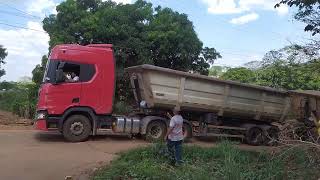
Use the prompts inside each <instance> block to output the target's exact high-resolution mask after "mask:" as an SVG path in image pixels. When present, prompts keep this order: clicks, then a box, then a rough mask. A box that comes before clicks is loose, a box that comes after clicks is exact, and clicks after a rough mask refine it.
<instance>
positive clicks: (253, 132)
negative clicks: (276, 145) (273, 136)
mask: <svg viewBox="0 0 320 180" xmlns="http://www.w3.org/2000/svg"><path fill="white" fill-rule="evenodd" d="M245 139H246V142H247V143H248V144H250V145H253V146H259V145H262V144H263V143H264V142H265V134H264V132H263V130H262V129H261V128H259V127H257V126H253V127H250V128H248V130H247V132H246V135H245Z"/></svg>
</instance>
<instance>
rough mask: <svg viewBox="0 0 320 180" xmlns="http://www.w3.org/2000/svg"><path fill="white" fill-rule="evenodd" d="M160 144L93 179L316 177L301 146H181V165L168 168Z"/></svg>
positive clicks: (133, 152)
mask: <svg viewBox="0 0 320 180" xmlns="http://www.w3.org/2000/svg"><path fill="white" fill-rule="evenodd" d="M164 148H165V147H164V146H163V145H161V144H160V145H159V144H156V145H152V146H149V147H144V148H139V149H135V150H131V151H129V152H126V153H122V154H120V157H119V158H118V159H116V160H115V161H113V162H112V164H111V165H110V166H107V167H105V168H103V169H101V170H99V171H98V172H96V174H95V176H94V178H93V179H96V180H99V179H203V180H206V179H317V178H319V174H318V168H319V160H318V159H315V158H313V157H312V156H310V154H309V153H307V152H306V151H305V150H304V149H302V148H301V149H300V148H299V149H297V148H295V149H294V148H293V149H291V150H284V151H281V152H279V153H276V154H274V155H271V154H268V153H264V152H260V153H259V152H248V151H243V150H239V149H238V148H236V147H234V146H232V145H231V144H230V143H227V142H224V143H221V144H219V145H218V146H217V147H216V148H201V147H198V146H184V147H183V159H184V161H185V163H184V165H183V166H181V167H172V166H170V165H169V163H168V158H167V157H166V156H165V155H164V153H163V149H164Z"/></svg>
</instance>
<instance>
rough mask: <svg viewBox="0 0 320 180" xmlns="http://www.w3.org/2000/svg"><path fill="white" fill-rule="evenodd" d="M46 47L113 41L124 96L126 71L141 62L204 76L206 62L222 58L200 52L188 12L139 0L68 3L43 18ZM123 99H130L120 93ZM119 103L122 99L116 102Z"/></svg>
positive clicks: (119, 88)
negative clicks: (121, 2)
mask: <svg viewBox="0 0 320 180" xmlns="http://www.w3.org/2000/svg"><path fill="white" fill-rule="evenodd" d="M43 28H44V30H45V31H47V32H48V34H49V36H50V42H49V44H50V48H52V47H53V46H54V45H56V44H61V43H78V44H81V45H87V44H90V43H111V44H113V46H114V51H115V58H116V64H117V72H118V74H117V91H116V92H117V94H116V97H117V98H119V97H121V96H122V95H121V94H126V93H127V92H128V91H127V88H128V87H127V86H128V79H127V78H126V77H125V76H124V68H126V67H129V66H134V65H140V64H145V63H147V64H154V65H156V66H161V67H166V68H171V69H176V70H181V71H192V72H198V73H201V74H208V68H209V67H210V63H213V62H214V60H215V59H217V58H219V57H221V56H220V54H219V53H218V52H217V51H216V50H215V49H214V48H203V49H202V45H203V44H202V42H201V41H200V40H199V38H198V36H197V34H196V32H195V31H194V27H193V23H192V22H191V21H190V20H189V19H188V16H187V15H186V14H181V13H178V12H175V11H173V10H172V9H170V8H162V7H160V6H158V7H156V8H153V7H152V4H151V3H148V2H146V1H143V0H137V1H136V2H135V3H133V4H125V5H124V4H116V3H114V2H112V1H105V2H102V1H101V0H76V1H75V0H66V1H64V2H62V3H61V4H60V5H58V6H57V15H50V16H49V17H47V18H45V19H44V20H43ZM123 96H124V97H126V96H128V95H123ZM120 99H121V98H120Z"/></svg>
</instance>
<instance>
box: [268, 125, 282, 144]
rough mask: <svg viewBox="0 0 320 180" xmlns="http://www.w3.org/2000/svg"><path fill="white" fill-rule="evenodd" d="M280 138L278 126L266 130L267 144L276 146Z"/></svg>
mask: <svg viewBox="0 0 320 180" xmlns="http://www.w3.org/2000/svg"><path fill="white" fill-rule="evenodd" d="M278 139H279V129H278V128H277V127H270V128H269V129H267V130H266V145H268V146H274V145H276V144H277V141H278Z"/></svg>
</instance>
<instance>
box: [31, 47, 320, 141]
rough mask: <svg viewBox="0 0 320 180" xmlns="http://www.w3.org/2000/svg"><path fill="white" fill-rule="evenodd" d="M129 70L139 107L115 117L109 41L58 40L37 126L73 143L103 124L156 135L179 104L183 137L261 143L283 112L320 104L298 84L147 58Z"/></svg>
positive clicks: (300, 113) (304, 111) (273, 133)
mask: <svg viewBox="0 0 320 180" xmlns="http://www.w3.org/2000/svg"><path fill="white" fill-rule="evenodd" d="M126 71H127V72H128V73H129V75H130V82H131V87H132V90H133V94H134V97H135V99H136V102H137V105H138V106H139V110H137V111H135V112H133V113H130V116H119V115H117V116H115V115H113V114H112V110H113V99H114V97H113V96H114V91H115V89H114V88H115V73H116V72H115V60H114V57H113V50H112V45H109V44H93V45H88V46H80V45H58V46H56V47H55V48H53V50H52V52H51V54H50V57H49V61H48V64H47V68H46V72H45V75H44V80H43V84H42V86H41V88H40V91H39V100H38V105H37V116H36V123H35V125H36V128H37V129H40V130H45V131H49V130H52V131H60V132H61V133H62V134H63V135H64V137H65V138H66V139H67V140H69V141H72V142H78V141H84V140H86V139H87V138H88V137H89V136H90V135H96V134H99V132H100V130H112V131H113V132H115V133H123V134H132V135H137V134H140V135H143V136H144V137H146V138H147V139H148V140H159V139H162V138H164V136H165V134H166V131H167V126H168V123H169V119H168V117H166V113H167V112H168V111H170V110H171V109H172V108H174V107H175V106H178V107H180V109H181V113H182V115H183V117H184V119H185V122H184V126H183V129H184V136H185V138H191V137H192V136H219V137H237V138H242V139H244V140H245V141H246V142H247V143H249V144H253V145H260V144H265V143H270V142H271V141H273V140H274V139H276V138H277V134H278V131H279V129H278V128H277V124H279V123H281V122H283V121H285V120H286V119H287V118H289V117H290V118H297V119H299V120H302V121H305V120H307V119H308V118H309V116H310V112H312V111H318V110H319V109H318V106H317V102H318V100H319V98H318V97H319V96H317V95H314V94H311V95H310V93H305V92H303V91H301V92H291V91H281V90H276V89H272V88H267V87H261V86H255V85H248V84H242V83H237V82H233V81H223V80H219V79H216V78H211V77H207V76H202V75H197V74H191V73H186V72H181V71H175V70H171V69H167V68H161V67H157V66H152V65H141V66H134V67H130V68H127V69H126ZM67 74H74V75H76V76H78V78H76V79H77V81H73V80H66V77H67V76H66V75H67ZM315 104H316V105H315ZM319 104H320V103H319Z"/></svg>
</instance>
